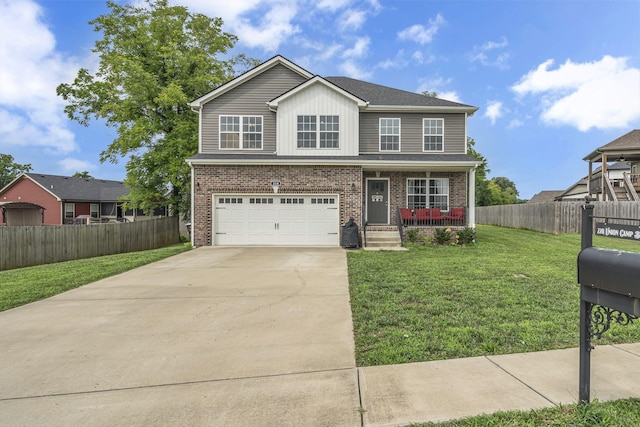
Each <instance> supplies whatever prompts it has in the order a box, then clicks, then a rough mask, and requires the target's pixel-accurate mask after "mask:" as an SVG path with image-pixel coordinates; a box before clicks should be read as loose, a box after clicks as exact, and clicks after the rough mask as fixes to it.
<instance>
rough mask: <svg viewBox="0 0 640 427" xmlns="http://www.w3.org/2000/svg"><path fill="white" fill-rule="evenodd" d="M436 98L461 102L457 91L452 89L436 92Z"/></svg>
mask: <svg viewBox="0 0 640 427" xmlns="http://www.w3.org/2000/svg"><path fill="white" fill-rule="evenodd" d="M438 98H440V99H446V100H447V101H453V102H462V101H461V100H460V96H459V95H458V93H457V92H455V91H453V90H448V91H444V92H438Z"/></svg>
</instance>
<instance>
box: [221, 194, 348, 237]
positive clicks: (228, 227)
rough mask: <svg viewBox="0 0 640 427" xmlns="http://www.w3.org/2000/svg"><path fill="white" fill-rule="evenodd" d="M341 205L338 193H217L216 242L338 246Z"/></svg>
mask: <svg viewBox="0 0 640 427" xmlns="http://www.w3.org/2000/svg"><path fill="white" fill-rule="evenodd" d="M338 205H339V203H338V197H337V196H335V195H334V196H331V195H329V196H325V195H278V196H273V195H269V196H262V195H234V196H227V195H225V196H224V197H217V198H214V208H215V209H214V218H213V228H214V233H215V234H214V236H215V238H214V244H215V245H281V246H318V245H322V246H337V245H338V244H339V234H338V231H339V212H338Z"/></svg>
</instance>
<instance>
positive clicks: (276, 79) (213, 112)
mask: <svg viewBox="0 0 640 427" xmlns="http://www.w3.org/2000/svg"><path fill="white" fill-rule="evenodd" d="M305 81H306V78H304V77H303V76H301V75H299V74H297V73H296V72H294V71H292V70H291V69H289V68H287V67H285V66H284V65H279V64H278V65H275V66H273V67H272V68H270V69H268V70H266V71H264V72H263V73H260V74H258V75H256V76H255V77H253V78H252V79H250V80H248V81H246V82H244V83H243V84H241V85H240V86H238V87H236V88H234V89H232V90H230V91H229V92H226V93H224V94H222V95H220V96H219V97H217V98H215V99H213V100H211V101H210V102H208V103H206V104H205V105H204V106H203V108H202V112H201V114H202V117H201V120H202V125H201V126H202V128H201V133H200V138H201V141H200V143H201V151H200V152H201V153H213V152H216V151H218V150H219V130H220V129H219V116H221V115H223V116H226V115H236V116H239V115H242V116H262V125H263V129H262V150H257V151H264V152H268V153H273V152H275V151H276V114H275V113H274V112H272V111H269V107H267V102H269V101H271V100H272V99H274V98H276V97H278V96H280V95H282V94H283V93H285V92H287V91H288V90H291V89H292V88H294V87H296V86H298V85H299V84H301V83H303V82H305ZM223 151H225V152H229V151H233V152H242V151H246V152H247V153H251V152H253V153H255V152H256V150H223Z"/></svg>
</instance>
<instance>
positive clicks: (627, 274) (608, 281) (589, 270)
mask: <svg viewBox="0 0 640 427" xmlns="http://www.w3.org/2000/svg"><path fill="white" fill-rule="evenodd" d="M578 282H579V283H580V284H581V285H583V286H588V287H591V288H597V289H603V290H606V291H609V292H614V293H616V294H621V295H627V296H630V297H634V298H640V252H627V251H618V250H611V249H602V248H594V247H589V248H585V249H583V250H582V252H580V254H579V255H578Z"/></svg>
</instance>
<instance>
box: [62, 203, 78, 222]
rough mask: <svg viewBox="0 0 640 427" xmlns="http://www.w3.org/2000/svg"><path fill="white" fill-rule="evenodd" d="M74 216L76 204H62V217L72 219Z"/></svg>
mask: <svg viewBox="0 0 640 427" xmlns="http://www.w3.org/2000/svg"><path fill="white" fill-rule="evenodd" d="M75 216H76V204H75V203H65V204H64V217H65V218H67V219H73V218H75Z"/></svg>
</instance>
